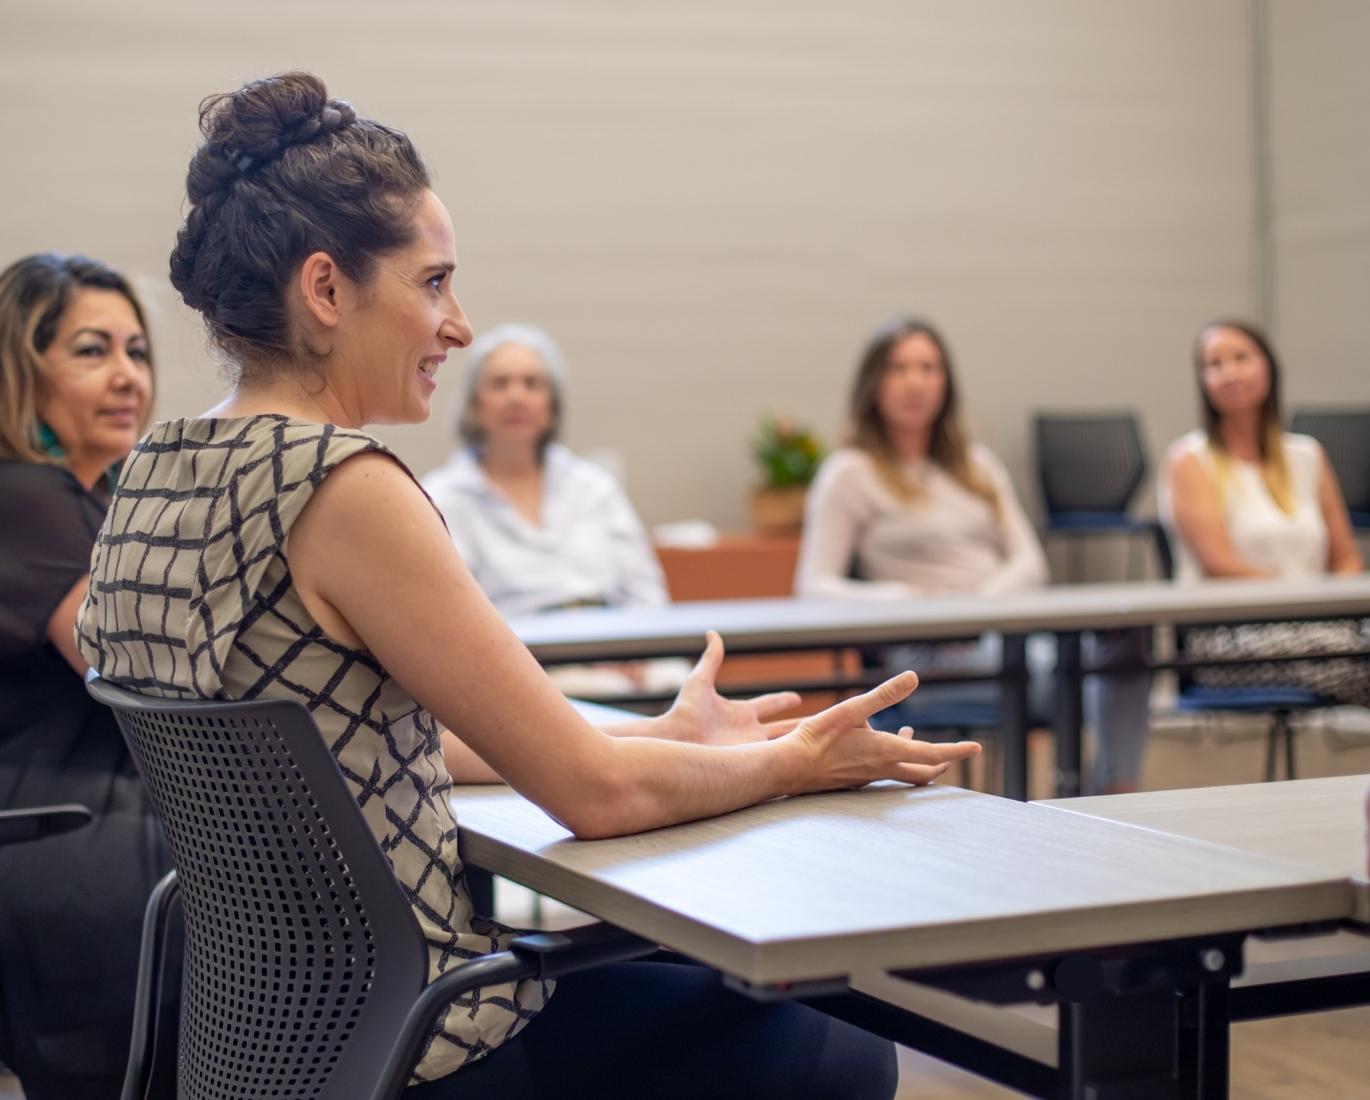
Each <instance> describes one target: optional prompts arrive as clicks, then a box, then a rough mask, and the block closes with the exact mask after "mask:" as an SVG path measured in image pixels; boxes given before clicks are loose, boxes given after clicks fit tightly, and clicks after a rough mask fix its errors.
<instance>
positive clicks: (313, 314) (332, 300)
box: [296, 252, 345, 328]
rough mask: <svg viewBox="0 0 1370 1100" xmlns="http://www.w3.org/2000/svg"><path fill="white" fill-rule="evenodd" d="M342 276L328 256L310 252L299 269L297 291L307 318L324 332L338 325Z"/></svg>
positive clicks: (325, 253)
mask: <svg viewBox="0 0 1370 1100" xmlns="http://www.w3.org/2000/svg"><path fill="white" fill-rule="evenodd" d="M344 278H345V276H344V275H343V273H342V272H341V271H339V270H338V265H337V264H336V263H334V262H333V257H332V256H330V255H329V254H328V253H327V252H311V253H310V254H309V255H308V256H306V257H305V260H304V263H302V264H301V265H300V274H299V278H298V279H297V281H296V287H297V289H298V290H299V293H300V300H301V302H302V303H303V304H304V308H305V310H306V312H307V314H308V316H309V317H310V318H312V319H313V321H314V322H315V323H317V324H319V325H320V326H322V327H323V328H335V327H337V324H338V317H339V314H340V304H341V298H342V294H343V287H342V286H341V283H342V281H343V279H344Z"/></svg>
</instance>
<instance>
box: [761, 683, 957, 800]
mask: <svg viewBox="0 0 1370 1100" xmlns="http://www.w3.org/2000/svg"><path fill="white" fill-rule="evenodd" d="M917 686H918V677H917V675H916V674H914V673H912V672H901V673H900V674H899V675H898V676H893V677H891V678H890V679H888V680H886V681H885V682H884V683H883V684H881V685H880V686H879V687H876V688H873V689H872V690H870V691H868V692H865V693H864V694H862V695H856V696H853V697H852V698H850V699H845V700H843V701H842V702H840V703H838V704H837V705H836V706H832V707H829V708H828V709H827V710H825V711H822V712H821V713H819V714H815V715H814V716H813V717H812V718H806V719H805V720H804V721H802V722H801V723H799V725H798V726H796V727H795V728H794V730H792V731H791V732H790V733H787V734H786V735H785V736H784V737H782V738H780V740H781V741H788V742H791V743H792V744H793V745H794V746H795V748H796V750H797V752H798V753H799V754H800V760H801V763H800V766H799V777H798V783H797V785H796V793H804V792H809V791H827V790H833V789H835V788H840V787H863V786H865V785H866V784H867V783H873V782H875V781H876V780H877V779H897V780H900V781H901V782H904V783H912V784H914V785H916V786H921V785H922V784H924V783H931V782H932V781H933V780H934V779H936V778H937V777H938V776H939V775H941V774H942V773H943V772H944V771H946V770H947V768H948V767H950V766H951V764H952V763H953V762H955V761H957V760H962V759H964V758H965V757H968V756H975V755H976V754H977V753H979V751H980V745H979V744H978V743H977V742H975V741H956V742H952V743H949V744H936V745H935V744H931V743H930V742H927V741H915V740H914V739H913V729H912V727H910V726H904V727H903V728H902V729H900V731H899V733H898V735H897V736H895V735H891V734H888V733H883V732H881V731H879V730H876V729H873V728H872V727H871V724H870V718H871V715H873V714H877V713H879V712H880V711H882V710H884V709H885V708H887V707H892V706H894V705H895V704H896V703H899V702H902V701H903V700H904V699H906V698H908V696H909V695H911V694H912V693H913V690H914V689H915V688H916V687H917Z"/></svg>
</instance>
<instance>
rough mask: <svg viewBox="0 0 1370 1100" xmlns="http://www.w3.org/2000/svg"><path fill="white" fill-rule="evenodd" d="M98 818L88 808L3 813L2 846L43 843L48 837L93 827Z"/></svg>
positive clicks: (0, 821) (0, 814)
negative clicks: (33, 841) (36, 841)
mask: <svg viewBox="0 0 1370 1100" xmlns="http://www.w3.org/2000/svg"><path fill="white" fill-rule="evenodd" d="M93 819H94V815H93V814H92V813H91V812H90V811H89V810H88V809H86V808H85V807H84V806H78V805H76V804H75V803H70V804H67V805H62V806H32V807H28V808H25V809H22V810H0V845H5V844H21V843H23V842H24V841H27V840H41V839H42V838H43V837H45V836H56V835H57V834H58V833H68V832H70V831H71V830H72V829H79V828H81V827H82V826H83V825H89V824H90V823H91V821H92V820H93Z"/></svg>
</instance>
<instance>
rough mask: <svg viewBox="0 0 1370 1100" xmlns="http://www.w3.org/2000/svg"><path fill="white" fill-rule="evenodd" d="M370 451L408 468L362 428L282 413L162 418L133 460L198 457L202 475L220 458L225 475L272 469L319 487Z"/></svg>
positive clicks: (276, 476)
mask: <svg viewBox="0 0 1370 1100" xmlns="http://www.w3.org/2000/svg"><path fill="white" fill-rule="evenodd" d="M365 451H378V452H380V453H382V454H385V455H388V456H389V457H390V458H391V459H393V460H394V461H395V462H398V463H399V464H400V465H401V466H404V463H403V462H402V461H401V460H400V459H399V458H398V456H396V455H395V454H394V452H393V451H391V450H390V448H389V447H387V446H386V445H385V444H384V443H382V442H381V441H380V440H379V439H377V438H376V437H375V436H373V435H371V434H370V433H368V432H365V431H362V430H361V429H359V428H345V427H341V426H339V425H337V424H326V423H321V422H317V421H312V420H298V419H295V418H294V417H289V416H285V415H282V414H279V413H262V414H258V415H255V416H244V417H222V418H219V417H192V418H186V419H182V420H162V421H159V422H158V423H156V424H154V425H153V427H152V430H151V431H149V432H148V434H147V435H146V436H144V437H143V439H142V440H140V441H139V443H138V445H137V446H136V447H135V448H134V451H133V458H134V460H135V461H138V460H142V461H147V460H154V461H155V459H156V458H157V456H158V455H160V454H163V453H166V452H175V453H179V454H183V455H184V454H188V453H194V454H197V455H198V457H199V464H198V468H199V469H200V470H201V471H203V470H204V469H205V468H206V467H205V461H206V460H211V461H212V460H214V459H218V460H219V461H220V465H219V470H220V471H221V473H222V475H224V476H231V477H235V478H237V477H242V476H244V475H245V474H248V473H251V472H252V471H255V470H258V469H261V468H265V467H269V468H270V470H271V472H272V476H273V479H274V480H275V481H277V482H280V481H281V480H284V481H286V482H290V483H295V482H298V481H300V480H309V481H312V482H314V483H315V484H317V483H318V481H319V480H321V479H322V478H323V476H325V475H326V474H327V473H328V472H329V471H330V470H331V469H332V468H333V467H334V466H336V465H337V464H338V463H340V462H342V461H343V460H345V459H347V458H350V457H351V456H352V455H354V454H360V453H362V452H365ZM405 469H406V470H407V469H408V467H405ZM201 476H202V475H201ZM277 488H278V489H279V485H277Z"/></svg>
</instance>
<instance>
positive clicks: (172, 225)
mask: <svg viewBox="0 0 1370 1100" xmlns="http://www.w3.org/2000/svg"><path fill="white" fill-rule="evenodd" d="M290 66H300V67H308V68H313V69H316V70H317V71H319V72H320V73H322V74H324V75H325V77H326V78H327V79H328V81H329V82H330V85H331V87H332V88H334V89H335V91H336V92H338V93H341V94H344V95H346V96H348V97H349V98H351V99H352V100H353V101H354V102H355V103H356V104H357V105H358V106H359V107H360V108H361V110H362V111H363V112H365V113H370V114H374V115H376V116H377V117H380V118H382V119H384V120H386V121H388V122H392V123H394V124H397V125H400V126H403V127H405V128H407V129H408V130H410V131H411V132H412V134H413V135H414V137H415V138H416V140H417V141H418V143H419V146H420V148H421V149H422V151H423V152H424V154H425V156H426V157H427V159H428V161H429V164H430V166H431V167H432V169H433V171H434V174H435V178H436V183H437V188H438V190H439V192H440V193H441V195H442V196H443V198H444V199H445V200H446V201H447V203H448V205H449V206H450V207H451V209H452V211H453V214H454V217H455V219H456V225H457V231H458V242H459V251H460V257H459V258H460V261H461V265H462V266H461V271H460V273H459V281H458V286H459V288H460V290H461V291H462V293H463V295H464V301H465V304H466V306H467V307H468V311H469V312H470V314H471V316H472V318H473V319H474V321H475V323H476V325H477V326H478V327H482V326H485V325H489V324H492V323H494V322H496V321H499V320H503V319H507V318H520V319H526V320H532V321H536V322H539V323H541V324H543V325H545V326H546V327H547V328H548V329H549V330H551V331H552V332H553V333H554V334H555V335H556V336H557V337H558V338H559V339H560V340H561V341H562V343H563V345H564V346H565V349H566V352H567V354H568V357H569V358H570V361H571V365H572V370H573V379H574V380H573V387H574V388H573V392H572V397H571V420H570V425H569V433H568V438H569V441H570V442H571V443H572V445H574V446H576V447H580V448H585V449H598V448H607V449H611V450H615V451H617V452H619V454H620V455H621V457H622V459H623V461H624V463H625V466H626V471H627V481H628V486H629V489H630V492H631V494H632V496H633V498H634V499H635V501H636V502H637V504H638V506H639V508H640V510H641V511H642V513H643V515H644V517H645V518H646V519H647V520H648V521H649V522H657V521H662V520H668V519H675V518H682V517H691V516H698V517H704V518H707V519H710V520H713V521H714V522H716V523H718V524H720V525H722V526H727V527H734V526H739V525H741V524H742V523H743V522H744V508H743V498H744V494H745V492H746V489H747V487H748V485H749V483H750V481H751V480H752V477H753V470H752V467H751V463H750V459H749V457H748V454H747V449H746V440H747V438H748V437H749V435H750V434H751V432H752V430H753V427H754V425H755V423H756V421H757V419H758V417H759V416H760V415H761V414H762V413H764V412H767V411H781V412H788V413H790V414H792V415H794V416H797V417H799V418H800V419H802V420H804V421H807V422H810V423H812V424H813V425H814V426H816V427H817V428H818V429H819V430H820V431H821V432H822V433H823V434H824V435H825V436H826V437H827V438H828V439H830V440H831V439H834V438H835V437H836V436H837V435H838V433H839V430H840V427H841V422H842V408H843V403H844V400H845V394H846V389H847V386H848V381H849V375H850V371H851V368H852V364H853V361H854V359H855V356H856V353H857V350H858V348H859V346H860V344H861V342H862V340H863V338H864V335H865V333H866V332H867V330H868V329H869V328H870V326H871V325H872V324H873V323H874V322H875V321H877V320H878V319H879V318H881V317H882V316H883V315H885V314H887V313H889V312H890V311H892V310H897V309H913V310H917V311H920V312H923V313H926V314H928V315H929V316H931V317H933V318H935V319H936V320H937V321H938V322H940V324H941V325H942V327H943V328H944V330H945V332H946V334H947V336H948V337H949V339H950V342H951V345H952V348H953V350H954V352H955V354H956V357H957V360H958V362H959V365H960V368H961V371H962V375H963V379H964V389H965V392H966V396H967V398H968V401H969V407H970V409H971V420H972V423H973V425H974V428H975V430H976V431H977V432H978V433H979V434H980V435H981V436H982V437H983V438H984V439H985V440H986V441H987V442H989V443H990V444H991V445H992V446H993V447H995V448H996V449H997V450H999V451H1000V452H1001V453H1002V454H1003V456H1004V458H1005V459H1006V460H1007V461H1008V463H1009V464H1010V467H1011V468H1012V469H1013V471H1014V473H1015V477H1016V478H1017V480H1018V482H1019V485H1020V487H1024V488H1027V489H1029V494H1028V495H1029V498H1030V499H1031V500H1033V503H1034V504H1035V491H1032V490H1031V486H1032V478H1031V471H1030V468H1029V459H1030V455H1029V450H1028V436H1027V428H1026V420H1027V416H1028V414H1029V411H1030V410H1032V409H1033V408H1037V407H1046V406H1051V407H1058V408H1059V407H1074V408H1090V407H1107V408H1114V407H1120V406H1131V407H1135V408H1137V409H1138V410H1139V411H1140V412H1141V413H1142V415H1143V416H1144V417H1145V420H1146V425H1147V432H1148V436H1149V438H1150V442H1151V445H1152V447H1153V449H1159V447H1160V446H1161V445H1163V444H1164V442H1165V441H1166V440H1167V439H1169V438H1171V437H1173V436H1174V435H1176V434H1178V433H1179V432H1181V431H1183V430H1185V429H1186V428H1188V427H1189V426H1190V424H1191V423H1192V417H1193V402H1194V397H1193V393H1192V391H1191V388H1190V378H1189V374H1188V369H1187V349H1188V345H1189V341H1190V339H1191V337H1192V334H1193V329H1194V327H1195V326H1196V324H1197V323H1198V322H1199V321H1200V320H1201V319H1202V318H1203V317H1205V316H1206V315H1208V314H1211V313H1213V312H1227V311H1235V312H1239V313H1245V312H1249V311H1250V310H1251V308H1252V305H1253V290H1252V288H1253V285H1254V281H1253V277H1252V263H1253V248H1252V240H1253V233H1252V225H1253V219H1254V211H1253V205H1252V194H1253V187H1252V164H1253V159H1254V152H1253V145H1252V128H1251V125H1250V118H1251V109H1250V108H1251V71H1250V68H1251V49H1250V45H1249V19H1248V7H1247V4H1246V3H1243V2H1239V0H1221V2H1217V0H1213V2H1206V3H1203V4H1193V3H1188V2H1184V0H1165V2H1157V3H1146V4H1122V5H1102V4H1097V3H1094V2H1087V0H1049V2H1040V3H1035V4H1032V5H1023V4H1020V3H1016V2H1010V0H999V2H988V0H982V2H976V3H953V2H950V0H946V2H921V3H903V2H893V0H891V2H879V0H854V2H850V3H846V4H842V5H836V4H828V3H816V2H812V3H781V2H771V3H767V2H762V0H731V2H727V0H700V2H697V3H693V4H690V5H681V4H634V3H627V2H626V0H625V2H614V0H594V2H591V0H587V2H582V3H577V4H574V5H571V4H550V3H547V4H534V3H528V2H524V0H512V2H505V3H500V4H497V5H496V4H488V3H485V4H476V3H456V2H453V3H436V2H434V3H396V4H387V5H382V4H379V3H371V4H359V3H341V4H340V3H328V4H323V3H317V2H313V0H308V2H305V0H300V2H292V3H271V4H267V3H261V2H259V0H247V2H240V3H236V4H234V5H232V7H231V8H227V9H226V8H224V7H223V6H222V5H219V4H210V3H203V2H191V3H182V4H168V3H154V2H153V0H125V2H123V3H120V4H118V5H110V4H105V3H94V2H83V3H50V2H47V0H5V2H4V5H3V7H0V147H2V148H4V149H5V150H6V170H5V171H4V172H3V173H0V209H3V211H4V216H3V218H0V256H4V257H13V256H16V255H18V254H20V253H22V252H25V251H30V250H34V249H39V248H61V249H75V248H80V249H84V250H87V251H89V252H91V253H92V254H94V255H97V256H100V257H102V258H104V259H107V260H108V261H110V262H112V263H115V264H117V265H119V266H121V267H123V268H125V269H127V270H130V271H132V272H134V273H136V274H137V275H138V276H139V278H140V280H141V282H142V285H143V286H145V287H146V288H147V290H148V294H149V296H150V297H151V299H152V300H153V302H154V303H155V322H154V323H155V325H156V337H157V340H158V351H159V354H160V357H161V363H162V387H161V396H160V402H159V403H160V411H161V412H162V413H163V414H164V415H184V414H190V413H194V412H198V411H200V410H201V409H203V408H205V407H206V406H207V405H209V404H210V403H212V401H213V400H214V399H215V395H216V392H217V390H218V387H219V383H218V381H217V379H216V377H215V373H214V370H213V368H212V366H211V365H210V362H209V358H208V356H207V354H206V351H205V347H204V341H203V339H202V337H201V335H200V333H199V331H198V329H197V328H196V325H195V324H194V322H193V320H192V319H191V318H190V317H189V316H188V315H187V313H186V311H185V310H184V308H183V307H181V306H180V304H179V303H178V302H177V301H176V300H175V297H174V295H173V293H172V292H171V290H170V288H169V287H168V286H167V285H166V282H165V259H166V254H167V251H168V250H169V248H170V245H171V242H172V238H173V235H174V232H175V229H176V226H177V224H178V219H179V216H180V213H181V191H180V185H181V182H182V179H183V175H184V169H185V163H186V160H187V158H188V156H189V154H190V152H191V150H192V149H193V148H194V143H195V139H196V133H195V127H194V121H195V118H194V108H195V104H196V103H197V101H198V100H199V99H200V97H201V96H203V95H205V94H206V93H208V92H211V91H214V90H219V89H227V88H231V87H233V86H235V85H236V84H237V83H238V82H239V81H240V80H241V79H243V78H245V77H250V76H253V75H259V74H263V73H267V72H271V71H274V70H277V69H281V68H284V67H290ZM460 362H461V356H460V355H453V356H452V359H451V361H450V365H449V369H448V373H447V375H446V377H445V378H444V380H443V383H442V387H441V388H440V390H439V393H438V398H437V406H436V408H437V410H438V412H439V415H436V416H435V417H434V420H433V421H432V422H430V423H429V424H427V425H425V426H423V427H418V428H406V429H384V430H383V431H382V433H381V434H383V435H384V437H385V438H386V439H387V440H389V441H391V442H392V443H394V444H395V445H396V447H397V448H398V449H399V451H400V453H401V454H402V455H403V456H404V457H405V458H407V459H408V460H409V461H410V462H411V463H412V464H413V466H414V467H415V469H416V470H419V471H423V470H425V469H427V468H428V467H430V466H432V465H433V464H435V463H437V462H438V461H440V460H441V459H442V457H443V455H444V453H445V452H446V450H447V447H448V437H447V423H446V422H447V417H446V408H447V405H448V403H449V401H450V395H451V394H452V393H453V392H455V390H456V388H457V387H456V381H457V376H458V373H459V371H460ZM1329 385H1332V383H1329Z"/></svg>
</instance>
